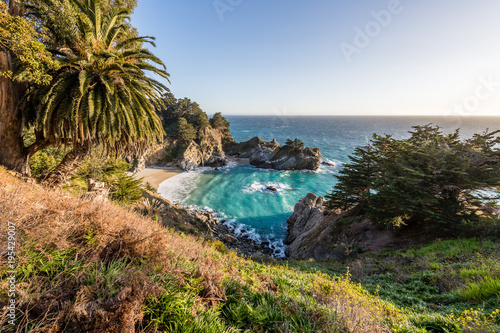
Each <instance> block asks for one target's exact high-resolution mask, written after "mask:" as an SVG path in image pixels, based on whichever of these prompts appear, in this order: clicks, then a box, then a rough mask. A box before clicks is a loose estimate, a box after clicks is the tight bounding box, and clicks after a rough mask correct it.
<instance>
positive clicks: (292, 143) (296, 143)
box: [285, 138, 304, 148]
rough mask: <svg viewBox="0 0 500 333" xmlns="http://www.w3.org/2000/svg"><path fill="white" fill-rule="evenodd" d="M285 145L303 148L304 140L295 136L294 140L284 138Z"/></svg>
mask: <svg viewBox="0 0 500 333" xmlns="http://www.w3.org/2000/svg"><path fill="white" fill-rule="evenodd" d="M285 146H287V147H291V148H304V142H302V140H300V139H297V138H295V139H294V140H291V139H286V143H285Z"/></svg>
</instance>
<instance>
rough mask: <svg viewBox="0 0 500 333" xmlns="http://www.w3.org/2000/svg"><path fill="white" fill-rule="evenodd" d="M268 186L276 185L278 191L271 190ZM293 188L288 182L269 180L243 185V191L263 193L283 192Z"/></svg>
mask: <svg viewBox="0 0 500 333" xmlns="http://www.w3.org/2000/svg"><path fill="white" fill-rule="evenodd" d="M268 187H274V188H275V189H276V191H273V190H269V189H268ZM291 189H292V188H291V187H290V185H288V184H284V183H273V182H268V183H266V184H263V183H259V182H253V183H252V184H249V185H246V186H244V187H243V189H242V191H243V193H248V194H251V193H255V192H262V193H276V192H282V191H283V190H291Z"/></svg>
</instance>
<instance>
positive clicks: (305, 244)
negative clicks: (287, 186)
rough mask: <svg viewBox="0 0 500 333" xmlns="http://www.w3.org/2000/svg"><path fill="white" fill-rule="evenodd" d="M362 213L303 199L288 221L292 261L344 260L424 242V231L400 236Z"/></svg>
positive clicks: (310, 196)
mask: <svg viewBox="0 0 500 333" xmlns="http://www.w3.org/2000/svg"><path fill="white" fill-rule="evenodd" d="M357 211H358V209H357V208H353V209H351V210H348V211H344V212H340V211H331V210H329V209H328V208H327V207H325V205H324V199H323V198H322V197H318V196H316V195H314V194H312V193H309V194H307V196H306V197H305V198H302V199H300V200H299V201H298V202H297V204H296V205H295V207H294V211H293V214H292V216H291V217H290V218H289V219H288V221H287V224H288V233H287V237H286V239H285V244H286V245H289V246H288V248H287V250H286V252H285V254H286V256H287V257H288V258H289V259H309V258H312V259H316V260H322V259H336V260H339V259H342V258H344V257H346V256H349V255H351V254H353V253H356V252H365V251H379V250H382V249H387V248H401V247H404V246H408V245H409V244H413V243H416V241H415V240H418V239H423V237H425V235H424V234H421V233H422V232H423V231H422V230H417V231H415V230H409V231H408V232H406V233H396V232H395V231H393V230H388V229H386V228H384V227H383V226H380V225H378V224H376V223H374V222H373V221H371V220H370V219H368V218H366V217H363V216H360V215H357V214H356V213H357Z"/></svg>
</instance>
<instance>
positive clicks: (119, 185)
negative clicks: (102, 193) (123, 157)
mask: <svg viewBox="0 0 500 333" xmlns="http://www.w3.org/2000/svg"><path fill="white" fill-rule="evenodd" d="M143 191H144V188H143V186H142V178H141V179H136V178H134V177H133V176H129V175H125V174H121V175H119V176H118V177H117V178H116V179H114V180H112V181H111V183H110V193H109V196H110V198H111V199H113V200H116V201H118V202H120V203H126V204H130V203H134V202H137V201H139V200H140V199H141V198H142V192H143Z"/></svg>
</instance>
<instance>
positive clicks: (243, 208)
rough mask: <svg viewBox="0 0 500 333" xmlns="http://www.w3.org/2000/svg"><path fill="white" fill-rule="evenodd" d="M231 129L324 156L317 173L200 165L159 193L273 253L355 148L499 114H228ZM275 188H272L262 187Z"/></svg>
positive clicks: (494, 125) (472, 128) (467, 127)
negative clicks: (297, 209) (292, 220)
mask: <svg viewBox="0 0 500 333" xmlns="http://www.w3.org/2000/svg"><path fill="white" fill-rule="evenodd" d="M226 118H227V119H228V120H229V121H230V122H231V127H230V129H231V134H232V135H233V137H234V139H235V140H236V141H238V142H240V141H247V140H249V139H251V138H252V137H255V136H259V137H261V138H262V139H264V140H266V141H270V140H272V139H273V138H276V139H277V141H278V142H279V143H280V144H284V143H285V142H286V140H287V139H294V138H299V139H300V140H302V141H303V142H304V143H305V145H306V146H310V147H318V148H320V150H321V153H322V154H323V161H325V162H328V164H329V165H322V166H321V167H320V168H319V169H318V170H317V171H274V170H262V169H257V168H254V167H252V166H250V165H245V164H243V165H241V164H230V165H228V166H226V167H224V168H221V169H219V170H218V171H215V170H214V169H212V168H200V169H199V170H196V171H194V172H189V173H184V174H181V175H179V176H175V177H173V178H170V179H168V180H167V181H166V182H164V183H162V184H161V185H160V188H159V190H158V191H159V193H160V194H161V195H162V196H164V197H165V198H167V199H170V200H172V201H176V202H179V203H181V204H183V205H186V206H192V207H196V208H201V209H208V210H213V211H215V212H216V214H218V215H219V217H220V218H221V219H223V220H226V221H227V223H228V224H230V225H231V226H232V227H233V228H235V230H236V231H237V233H241V234H245V233H246V234H248V235H249V236H250V237H252V238H254V239H255V240H258V241H262V242H269V243H270V244H271V245H272V247H274V249H275V251H276V254H277V255H278V256H280V255H284V249H285V246H284V245H283V240H284V238H285V237H286V220H287V219H288V217H289V216H290V215H291V213H292V211H293V207H294V205H295V203H296V202H297V201H298V200H299V199H300V198H303V197H304V196H305V195H307V193H309V192H312V193H315V194H317V195H321V196H324V195H325V194H326V193H328V192H329V191H331V189H332V187H333V186H334V185H335V182H336V179H335V174H336V173H337V172H338V171H339V170H340V168H342V164H343V163H345V162H347V161H348V156H349V155H350V154H351V153H352V152H353V150H354V148H356V147H358V146H362V145H366V144H368V143H369V141H370V139H371V137H372V135H373V134H374V133H376V134H378V135H384V134H391V135H393V136H394V138H396V139H402V138H406V137H409V134H408V131H410V130H411V126H414V125H426V124H429V123H432V124H435V125H439V126H440V127H442V128H443V130H444V131H445V132H449V133H451V132H453V131H454V130H455V129H456V128H457V127H459V128H460V129H461V131H460V132H461V137H462V138H468V137H470V136H472V135H473V134H474V133H482V132H484V131H485V130H486V129H489V130H490V131H494V130H497V129H500V117H467V118H465V117H464V118H446V117H366V116H365V117H333V116H332V117H325V116H317V117H307V116H286V117H283V116H227V117H226ZM267 186H274V187H275V188H276V189H277V192H274V191H270V190H267V189H266V187H267Z"/></svg>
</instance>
